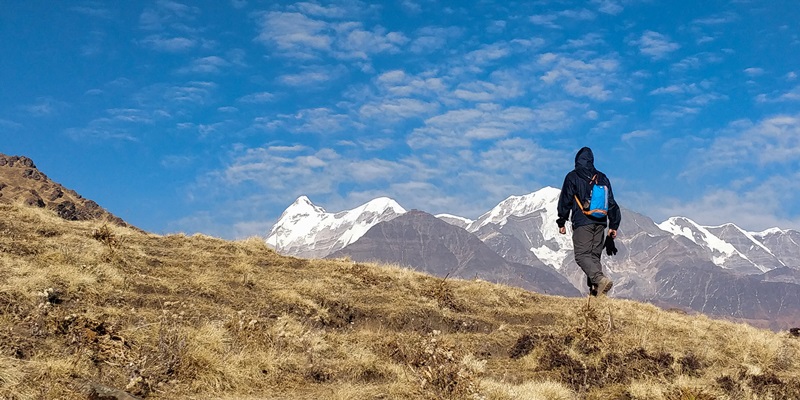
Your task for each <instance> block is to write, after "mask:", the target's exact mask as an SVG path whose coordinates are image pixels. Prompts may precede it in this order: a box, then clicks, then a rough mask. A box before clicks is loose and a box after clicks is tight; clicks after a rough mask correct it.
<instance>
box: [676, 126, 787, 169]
mask: <svg viewBox="0 0 800 400" xmlns="http://www.w3.org/2000/svg"><path fill="white" fill-rule="evenodd" d="M798 137H800V114H798V115H775V116H771V117H768V118H765V119H763V120H761V121H758V122H755V123H753V122H750V121H746V120H742V121H736V122H734V123H731V125H730V126H729V127H728V128H727V129H726V130H725V131H723V132H720V134H719V135H717V136H716V137H715V139H714V140H713V141H711V143H710V144H709V145H708V147H706V148H701V149H698V151H697V152H698V154H697V156H696V157H694V159H695V160H696V161H695V162H694V163H693V164H692V166H691V167H690V169H689V170H688V171H687V172H686V173H687V174H701V173H704V172H705V173H716V172H719V171H720V170H722V169H726V170H731V169H732V168H735V170H736V171H740V172H747V173H754V172H755V171H754V169H761V168H766V167H769V166H772V165H794V164H797V163H798V162H800V142H798V141H797V138H798Z"/></svg>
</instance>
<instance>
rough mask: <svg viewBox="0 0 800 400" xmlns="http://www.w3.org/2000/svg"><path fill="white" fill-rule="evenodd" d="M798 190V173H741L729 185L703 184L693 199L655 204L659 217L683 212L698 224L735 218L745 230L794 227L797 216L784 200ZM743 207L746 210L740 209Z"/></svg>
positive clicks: (792, 197) (799, 223)
mask: <svg viewBox="0 0 800 400" xmlns="http://www.w3.org/2000/svg"><path fill="white" fill-rule="evenodd" d="M798 192H800V173H797V172H790V173H788V174H780V175H775V176H771V177H768V178H755V177H752V176H745V177H740V178H738V179H735V180H734V181H733V182H732V183H730V184H729V186H727V187H726V186H721V185H714V186H709V187H707V188H706V189H705V190H704V191H702V192H699V195H698V196H697V197H696V198H693V199H670V200H669V201H667V202H665V204H662V205H659V207H658V208H659V209H660V211H659V213H660V214H661V215H660V217H661V218H666V217H668V216H674V215H684V216H688V217H690V218H692V219H693V220H694V221H696V222H698V223H699V224H702V225H711V226H714V225H721V224H725V223H729V222H732V221H735V223H736V224H737V225H738V226H739V227H740V228H743V229H745V230H748V231H761V230H764V229H767V228H771V227H776V226H777V227H781V228H784V229H786V228H790V229H798V228H799V227H800V217H798V215H797V213H796V212H795V210H794V209H792V208H791V207H786V205H787V204H792V203H793V202H794V201H796V193H798ZM744 210H746V211H744Z"/></svg>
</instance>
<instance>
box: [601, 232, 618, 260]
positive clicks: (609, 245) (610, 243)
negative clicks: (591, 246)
mask: <svg viewBox="0 0 800 400" xmlns="http://www.w3.org/2000/svg"><path fill="white" fill-rule="evenodd" d="M603 247H605V248H606V254H608V255H610V256H613V255H614V254H617V246H616V245H615V244H614V238H613V237H611V236H606V242H605V243H603Z"/></svg>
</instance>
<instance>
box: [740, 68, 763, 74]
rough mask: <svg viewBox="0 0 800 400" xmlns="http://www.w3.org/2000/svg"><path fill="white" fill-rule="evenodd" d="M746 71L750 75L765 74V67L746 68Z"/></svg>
mask: <svg viewBox="0 0 800 400" xmlns="http://www.w3.org/2000/svg"><path fill="white" fill-rule="evenodd" d="M744 73H745V74H747V75H750V76H759V75H763V74H764V69H763V68H757V67H751V68H745V70H744Z"/></svg>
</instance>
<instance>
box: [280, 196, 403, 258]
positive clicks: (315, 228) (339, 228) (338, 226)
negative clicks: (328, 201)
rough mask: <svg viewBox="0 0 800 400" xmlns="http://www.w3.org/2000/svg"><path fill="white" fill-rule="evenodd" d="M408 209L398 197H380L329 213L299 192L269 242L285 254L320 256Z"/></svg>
mask: <svg viewBox="0 0 800 400" xmlns="http://www.w3.org/2000/svg"><path fill="white" fill-rule="evenodd" d="M405 212H406V210H405V209H404V208H403V207H401V206H400V205H399V204H397V202H396V201H394V200H392V199H390V198H388V197H379V198H377V199H373V200H370V201H369V202H367V203H364V204H362V205H361V206H358V207H356V208H354V209H352V210H345V211H340V212H337V213H329V212H326V211H325V209H324V208H322V207H319V206H317V205H315V204H314V203H312V202H311V200H309V198H308V197H306V196H300V197H298V198H297V200H295V201H294V203H292V204H291V205H290V206H289V207H288V208H287V209H286V210H285V211H284V212H283V214H281V217H280V218H279V219H278V222H277V223H276V224H275V226H273V227H272V230H271V231H270V233H269V236H267V240H266V242H267V244H268V245H270V246H272V247H273V248H275V249H276V250H277V251H278V252H280V253H282V254H288V255H294V256H299V257H308V258H321V257H325V256H326V255H328V254H330V253H332V252H334V251H336V250H339V249H341V248H342V247H344V246H347V245H348V244H350V243H352V242H354V241H356V240H358V238H360V237H361V236H362V235H363V234H364V233H366V232H367V231H368V230H369V228H371V227H372V226H374V225H375V224H377V223H379V222H382V221H387V220H390V219H392V218H394V217H396V216H398V215H400V214H403V213H405Z"/></svg>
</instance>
